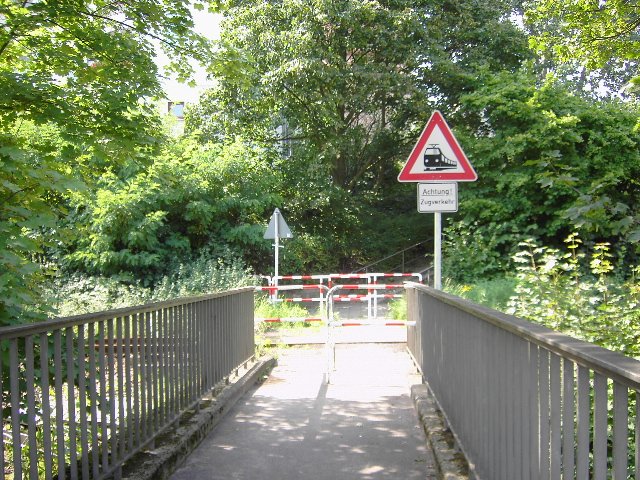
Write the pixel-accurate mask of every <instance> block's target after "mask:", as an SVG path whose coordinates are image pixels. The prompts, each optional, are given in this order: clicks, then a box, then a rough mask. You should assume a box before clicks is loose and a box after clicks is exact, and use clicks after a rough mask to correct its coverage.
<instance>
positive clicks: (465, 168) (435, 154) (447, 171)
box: [398, 111, 478, 182]
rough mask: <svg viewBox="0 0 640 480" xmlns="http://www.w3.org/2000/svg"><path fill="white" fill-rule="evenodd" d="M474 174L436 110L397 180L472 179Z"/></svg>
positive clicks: (475, 177)
mask: <svg viewBox="0 0 640 480" xmlns="http://www.w3.org/2000/svg"><path fill="white" fill-rule="evenodd" d="M477 179H478V175H477V174H476V172H475V170H474V169H473V167H472V166H471V163H469V160H468V159H467V156H466V155H465V154H464V152H463V151H462V148H460V145H459V144H458V141H457V140H456V137H454V136H453V132H451V129H450V128H449V125H447V122H445V120H444V117H443V116H442V114H441V113H440V112H438V111H435V112H433V115H431V118H430V119H429V121H428V122H427V126H426V127H424V130H423V131H422V134H421V135H420V139H419V140H418V143H416V146H415V147H413V151H412V152H411V155H409V159H408V160H407V163H406V164H405V166H404V167H403V169H402V171H401V172H400V175H398V181H400V182H443V181H444V182H473V181H475V180H477Z"/></svg>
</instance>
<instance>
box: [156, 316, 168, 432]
mask: <svg viewBox="0 0 640 480" xmlns="http://www.w3.org/2000/svg"><path fill="white" fill-rule="evenodd" d="M156 315H157V316H156V328H157V334H156V338H157V339H158V340H157V342H158V343H157V346H156V350H157V352H158V397H159V399H160V403H159V405H158V410H159V411H158V419H159V422H160V425H162V426H164V425H166V423H167V395H166V388H165V370H164V365H165V361H164V356H165V353H166V350H165V338H164V337H165V333H164V309H160V310H159V311H158V313H157V314H156Z"/></svg>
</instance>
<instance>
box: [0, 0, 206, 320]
mask: <svg viewBox="0 0 640 480" xmlns="http://www.w3.org/2000/svg"><path fill="white" fill-rule="evenodd" d="M189 4H190V2H188V1H184V0H183V1H161V2H157V1H151V0H142V1H136V2H111V1H106V0H96V1H91V2H89V1H85V0H74V1H65V2H46V1H17V0H0V132H1V133H0V325H2V324H7V323H13V322H17V321H22V320H24V319H25V318H26V317H25V315H26V314H27V313H28V308H26V307H28V305H29V304H31V303H34V302H35V301H36V300H37V297H38V291H39V288H38V281H39V276H40V275H42V274H44V273H46V271H45V270H43V269H42V268H41V266H40V262H39V260H41V258H39V255H42V253H43V252H44V249H45V248H46V247H47V245H51V239H52V238H53V237H56V238H57V239H58V240H60V239H61V238H60V235H59V234H60V232H59V231H58V230H56V221H57V219H58V218H59V217H60V216H62V215H64V214H65V201H64V195H66V192H68V191H70V190H77V189H78V188H80V187H81V184H82V181H83V180H92V179H95V178H96V177H97V176H98V175H99V174H100V173H101V172H104V171H107V170H109V169H111V168H112V167H114V165H118V164H119V165H124V164H135V163H136V162H138V161H140V159H141V158H144V156H145V154H146V153H148V152H150V151H153V150H154V149H155V148H156V146H157V141H158V140H157V138H158V137H157V126H158V121H157V119H156V116H155V115H154V112H153V110H154V109H153V105H152V103H151V102H150V101H149V100H150V99H151V98H152V97H154V96H156V95H158V94H159V93H160V85H159V82H158V71H157V68H156V67H155V64H154V61H153V58H154V46H153V45H154V42H155V43H156V44H159V45H161V47H162V48H163V49H164V50H165V51H166V52H167V54H168V56H169V58H171V59H173V62H172V63H171V65H170V67H169V68H170V70H172V71H174V72H176V73H177V74H178V76H179V77H181V78H186V77H187V76H188V74H189V70H190V66H189V62H188V61H187V58H191V57H196V58H199V59H201V60H203V61H204V60H205V59H207V63H208V64H210V65H212V66H215V65H217V64H216V63H215V62H212V61H211V59H210V52H209V49H208V47H207V43H206V42H205V41H204V40H203V39H202V38H200V37H199V36H197V35H195V34H193V33H192V29H191V27H192V20H191V15H190V12H189V8H188V7H189ZM49 233H54V234H55V235H49Z"/></svg>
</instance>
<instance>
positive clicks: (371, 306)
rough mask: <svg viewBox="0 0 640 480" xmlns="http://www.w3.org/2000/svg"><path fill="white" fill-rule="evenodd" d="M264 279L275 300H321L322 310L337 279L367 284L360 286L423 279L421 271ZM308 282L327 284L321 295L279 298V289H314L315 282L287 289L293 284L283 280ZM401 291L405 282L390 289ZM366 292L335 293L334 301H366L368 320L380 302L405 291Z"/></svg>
mask: <svg viewBox="0 0 640 480" xmlns="http://www.w3.org/2000/svg"><path fill="white" fill-rule="evenodd" d="M262 278H263V279H264V280H266V281H267V283H268V287H266V288H268V290H264V291H269V293H270V298H271V300H272V301H273V302H319V303H320V304H321V305H320V309H321V310H322V306H323V304H325V303H326V300H327V296H326V292H327V290H328V289H329V288H332V287H333V286H334V285H337V284H339V283H338V282H340V281H343V280H352V281H356V280H363V281H364V282H366V283H362V284H358V285H372V286H373V285H385V284H384V283H381V281H384V280H388V279H392V278H393V279H397V278H403V279H413V280H414V281H416V280H417V281H418V282H422V274H420V273H398V272H393V273H329V274H315V275H279V276H277V277H268V276H263V277H262ZM293 280H295V281H307V282H316V283H315V285H317V286H324V287H327V288H326V289H325V288H321V289H320V290H319V292H320V295H319V296H318V297H314V298H308V297H300V296H299V297H283V298H278V295H277V294H278V292H280V291H287V290H296V289H299V290H303V289H313V287H312V285H314V284H308V285H306V287H308V288H303V286H298V287H297V288H284V287H292V286H291V285H282V284H281V282H282V281H293ZM392 289H394V290H398V289H403V286H402V285H396V286H395V287H394V288H387V290H392ZM366 290H367V292H366V293H364V294H363V293H355V294H345V295H341V294H335V295H334V296H333V301H334V302H362V303H365V302H366V303H367V319H368V320H369V321H371V320H373V319H376V318H378V311H379V309H378V307H379V301H380V300H383V299H394V298H402V297H403V294H402V293H397V292H396V293H391V292H385V293H379V291H380V289H378V288H374V287H372V288H369V289H366Z"/></svg>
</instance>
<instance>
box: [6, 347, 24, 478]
mask: <svg viewBox="0 0 640 480" xmlns="http://www.w3.org/2000/svg"><path fill="white" fill-rule="evenodd" d="M19 365H20V363H19V362H18V340H17V339H12V340H11V343H10V344H9V388H10V389H11V440H12V443H13V446H12V447H13V477H14V478H16V479H19V478H22V442H21V440H20V371H19Z"/></svg>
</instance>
